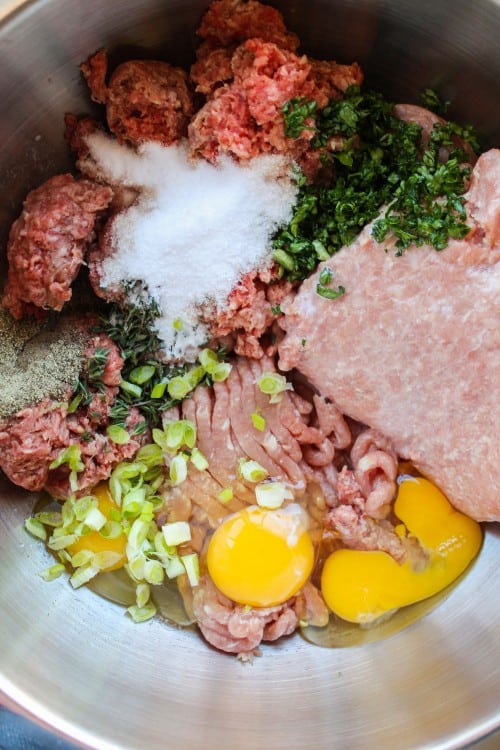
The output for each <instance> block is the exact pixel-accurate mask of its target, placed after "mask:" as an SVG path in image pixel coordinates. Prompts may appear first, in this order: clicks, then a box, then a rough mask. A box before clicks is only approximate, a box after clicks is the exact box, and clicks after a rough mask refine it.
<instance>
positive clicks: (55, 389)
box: [0, 307, 86, 420]
mask: <svg viewBox="0 0 500 750" xmlns="http://www.w3.org/2000/svg"><path fill="white" fill-rule="evenodd" d="M85 344H86V338H85V335H84V333H83V331H82V334H81V336H80V335H78V333H77V332H76V331H75V326H74V324H73V323H72V322H71V321H70V320H69V319H67V320H64V319H63V321H62V322H58V323H57V325H55V326H51V325H50V323H40V322H36V321H33V320H26V321H22V322H19V321H16V320H14V319H13V318H12V317H11V315H10V314H9V313H8V312H7V310H5V309H4V308H2V307H0V420H3V419H6V418H8V417H10V416H12V415H13V414H15V413H16V412H18V411H20V410H21V409H24V408H25V407H27V406H30V405H31V404H34V403H39V402H40V401H42V400H43V399H44V398H46V397H48V396H50V397H52V398H54V399H61V398H65V397H66V396H67V393H68V389H69V388H74V386H75V384H76V382H77V380H78V376H79V374H80V370H81V367H82V357H83V351H84V348H85Z"/></svg>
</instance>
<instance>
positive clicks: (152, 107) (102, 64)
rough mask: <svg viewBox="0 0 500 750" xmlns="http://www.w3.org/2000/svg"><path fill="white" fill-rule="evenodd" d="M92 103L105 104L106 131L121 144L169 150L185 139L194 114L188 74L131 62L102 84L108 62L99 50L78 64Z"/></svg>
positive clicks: (163, 65)
mask: <svg viewBox="0 0 500 750" xmlns="http://www.w3.org/2000/svg"><path fill="white" fill-rule="evenodd" d="M81 70H82V73H83V75H84V77H85V79H86V81H87V83H88V85H89V88H90V92H91V96H92V99H93V100H94V101H96V102H99V103H100V104H105V105H106V117H107V121H108V126H109V129H110V130H111V132H112V133H114V134H115V135H116V136H117V138H118V140H119V141H120V142H127V143H131V144H132V145H138V144H139V143H142V142H143V141H147V140H152V141H159V142H160V143H162V144H164V145H165V146H168V145H169V144H171V143H174V142H175V141H178V140H179V139H180V138H182V137H183V136H184V135H186V130H187V125H188V122H189V119H190V117H191V115H192V112H193V98H192V94H191V91H190V88H189V85H188V84H189V82H188V75H187V73H186V72H185V71H184V70H182V68H176V67H174V66H173V65H170V64H169V63H166V62H162V61H157V60H129V61H128V62H125V63H122V64H121V65H119V66H118V67H117V68H116V70H115V71H114V72H113V74H112V75H111V78H110V80H109V84H107V85H106V75H107V70H108V58H107V54H106V51H105V50H103V49H101V50H99V51H98V52H96V53H95V54H94V55H92V56H91V57H90V58H89V59H88V60H87V61H86V62H84V63H82V65H81Z"/></svg>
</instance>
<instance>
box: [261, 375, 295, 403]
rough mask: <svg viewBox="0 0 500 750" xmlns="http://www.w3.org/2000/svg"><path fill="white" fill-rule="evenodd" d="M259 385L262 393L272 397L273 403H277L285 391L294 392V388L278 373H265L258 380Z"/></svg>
mask: <svg viewBox="0 0 500 750" xmlns="http://www.w3.org/2000/svg"><path fill="white" fill-rule="evenodd" d="M257 385H258V387H259V390H260V391H261V392H262V393H266V394H267V395H268V396H270V397H271V398H270V401H271V403H272V404H273V403H277V402H278V401H279V400H280V398H281V394H282V393H283V391H292V390H293V386H292V384H291V383H289V382H288V381H287V379H286V378H285V377H284V376H283V375H280V374H279V373H277V372H265V373H263V374H262V375H261V376H260V378H257Z"/></svg>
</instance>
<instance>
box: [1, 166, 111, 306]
mask: <svg viewBox="0 0 500 750" xmlns="http://www.w3.org/2000/svg"><path fill="white" fill-rule="evenodd" d="M112 195H113V193H112V190H111V188H109V187H103V186H101V185H97V184H96V183H95V182H92V181H90V180H86V179H82V180H75V178H74V177H72V176H71V175H69V174H64V175H58V176H57V177H52V178H51V179H49V180H47V182H44V183H43V184H42V185H41V186H40V187H39V188H37V189H36V190H32V191H31V192H30V193H29V194H28V196H27V198H26V200H25V201H24V204H23V211H22V213H21V215H20V216H19V218H18V219H17V220H16V221H15V222H14V223H13V225H12V227H11V230H10V235H9V241H8V245H7V257H8V261H9V271H8V277H7V284H6V286H5V289H4V293H3V298H2V303H3V305H4V306H5V307H6V308H7V309H8V310H10V312H11V313H12V315H13V316H14V317H15V318H21V317H22V316H23V315H24V314H25V313H26V312H33V311H35V310H36V309H37V308H38V309H53V310H61V308H62V307H63V305H64V303H65V302H67V301H68V300H69V299H70V298H71V284H72V282H73V280H74V279H75V277H76V275H77V273H78V271H79V269H80V266H81V264H82V262H83V257H84V253H85V251H86V249H87V247H88V246H89V244H90V243H91V242H92V241H93V239H94V230H95V225H96V220H97V219H98V217H99V216H100V215H101V214H102V212H104V211H105V210H106V208H107V207H108V205H109V203H110V201H111V198H112Z"/></svg>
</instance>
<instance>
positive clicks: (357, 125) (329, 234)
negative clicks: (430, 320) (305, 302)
mask: <svg viewBox="0 0 500 750" xmlns="http://www.w3.org/2000/svg"><path fill="white" fill-rule="evenodd" d="M431 94H432V92H427V93H426V96H427V98H429V96H430V95H431ZM432 101H433V102H434V103H435V104H436V106H435V107H434V109H436V108H437V102H438V100H437V98H436V97H435V96H434V98H433V99H432ZM283 113H284V117H285V128H286V134H287V135H288V136H289V137H291V138H299V137H300V136H301V135H303V133H304V131H309V133H311V132H312V133H313V135H312V138H311V141H310V146H311V148H313V149H319V150H320V153H321V160H322V163H323V165H324V167H325V168H326V169H327V170H328V169H329V170H330V171H331V173H332V174H333V176H332V178H331V179H330V180H329V181H328V182H327V183H326V184H318V185H317V184H311V183H309V182H308V181H307V180H306V179H305V177H304V176H303V175H302V174H300V173H299V174H298V176H297V179H298V185H299V193H298V200H297V203H296V205H295V208H294V214H293V217H292V219H291V221H290V223H289V224H288V225H287V226H286V227H284V228H282V229H281V230H280V231H279V232H278V233H277V235H276V237H275V239H274V258H275V260H276V261H277V263H278V264H279V265H280V266H281V267H282V269H283V275H284V276H286V277H287V278H289V279H291V280H302V279H304V278H306V277H307V276H308V275H309V274H310V273H311V272H312V271H314V269H315V268H316V266H317V265H318V263H319V262H320V261H322V260H326V259H327V258H329V257H330V256H331V255H333V254H334V253H335V252H337V251H338V250H339V249H340V248H341V247H342V246H343V245H346V244H349V243H350V242H352V241H353V240H354V239H355V237H356V236H357V235H358V234H359V232H360V231H361V229H362V228H363V227H364V226H365V225H366V224H368V223H369V222H370V221H372V220H373V219H375V218H376V217H377V216H378V215H379V214H380V211H381V208H382V207H383V206H386V210H385V212H384V214H383V215H382V216H381V217H380V218H379V219H378V220H377V221H376V222H375V223H374V226H373V236H374V238H375V239H376V240H377V241H378V242H383V241H384V240H385V239H386V238H387V237H388V236H389V235H392V236H394V237H395V238H396V247H397V249H398V250H397V252H398V253H399V254H401V253H402V252H403V251H404V250H405V249H406V248H408V247H409V246H410V245H413V244H414V245H421V244H423V243H428V244H430V245H433V246H434V247H435V248H436V249H437V250H441V249H443V248H444V247H445V246H446V244H447V243H448V240H449V239H450V238H451V237H464V236H465V235H466V234H467V232H468V231H469V230H468V227H467V225H466V216H465V209H464V198H463V193H464V190H465V184H466V180H467V177H468V176H469V172H470V169H469V167H468V166H467V165H466V163H467V162H468V161H469V157H468V155H467V154H466V153H464V151H463V149H462V148H461V147H460V146H459V145H457V143H463V142H467V143H469V144H470V145H471V146H472V148H474V149H476V148H478V146H477V142H476V139H475V137H474V135H473V133H472V132H471V130H470V128H461V127H459V126H458V125H456V124H454V123H446V124H437V125H435V127H434V129H433V131H432V133H431V136H430V139H429V142H428V143H427V144H426V145H424V144H423V143H422V131H421V128H420V126H419V125H417V124H415V123H406V122H403V121H402V120H399V119H398V118H397V117H396V116H395V115H394V105H393V104H392V103H391V102H388V101H387V100H386V99H384V97H383V96H381V95H380V94H377V93H374V92H371V91H368V92H362V91H361V90H360V89H359V88H358V87H351V88H349V89H348V90H347V91H346V93H345V97H344V99H342V100H340V101H332V102H330V103H329V105H328V106H327V107H326V108H324V109H322V110H319V109H318V108H317V105H316V102H314V101H311V100H307V99H292V100H290V101H289V102H287V103H286V104H285V106H284V108H283ZM332 139H334V140H335V144H336V147H335V150H332V148H330V147H329V144H330V142H331V141H332ZM339 146H340V147H339ZM443 149H446V151H447V157H446V158H445V160H444V161H443V160H442V159H443V153H444V152H443Z"/></svg>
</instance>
